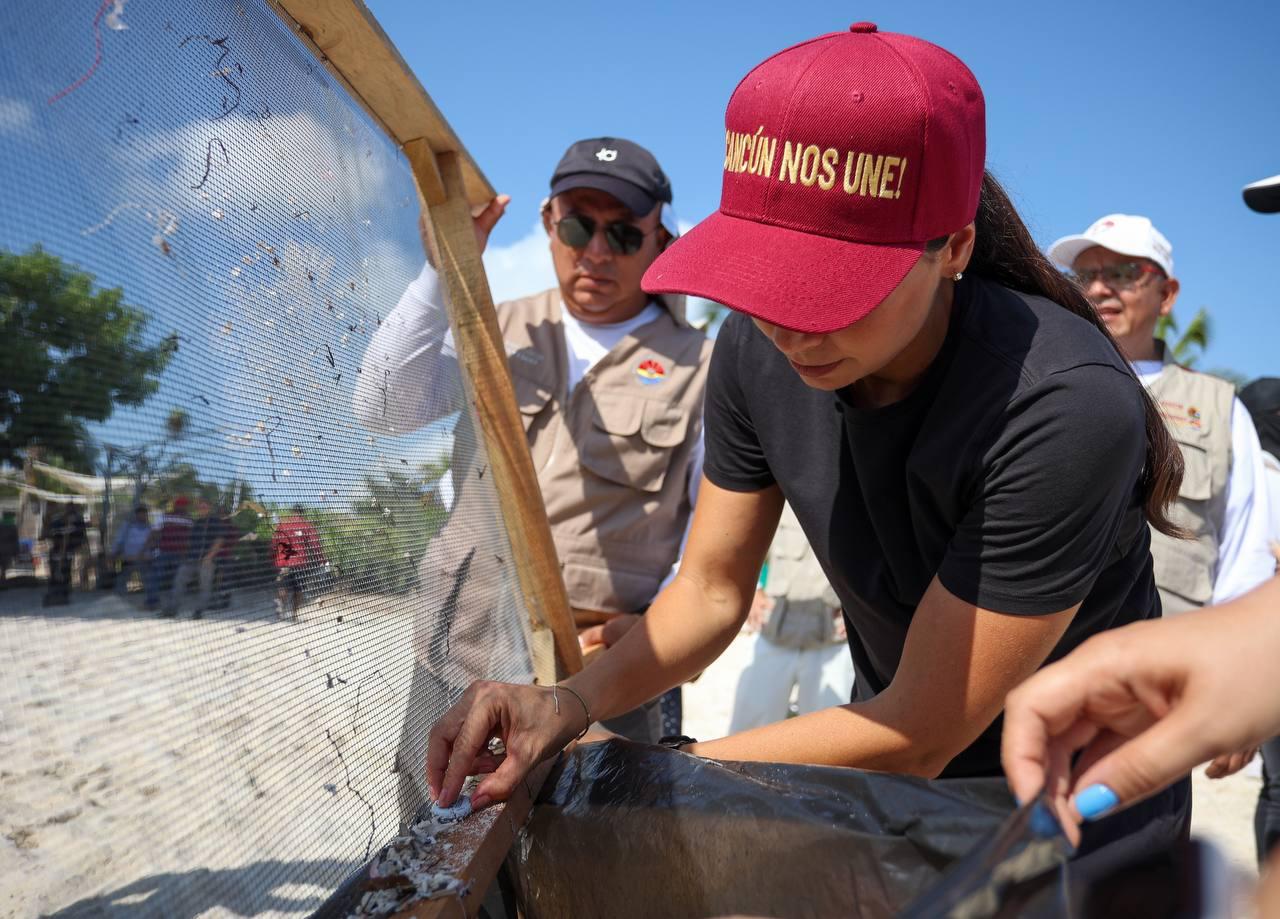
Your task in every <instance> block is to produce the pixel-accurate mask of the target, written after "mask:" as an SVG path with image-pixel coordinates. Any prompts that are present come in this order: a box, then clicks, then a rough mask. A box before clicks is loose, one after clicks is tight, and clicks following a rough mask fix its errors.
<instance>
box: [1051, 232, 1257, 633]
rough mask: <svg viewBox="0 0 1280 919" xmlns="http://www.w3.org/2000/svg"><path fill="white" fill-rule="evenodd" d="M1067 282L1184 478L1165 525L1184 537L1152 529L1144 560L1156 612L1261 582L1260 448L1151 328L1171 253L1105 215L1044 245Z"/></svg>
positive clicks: (1238, 409)
mask: <svg viewBox="0 0 1280 919" xmlns="http://www.w3.org/2000/svg"><path fill="white" fill-rule="evenodd" d="M1049 257H1050V258H1051V259H1053V260H1054V261H1055V262H1057V263H1058V264H1060V265H1062V266H1063V267H1064V268H1068V269H1070V270H1071V272H1072V273H1073V274H1074V275H1075V277H1076V280H1077V281H1078V282H1079V283H1080V286H1081V287H1083V288H1084V291H1085V293H1086V294H1087V295H1088V297H1089V299H1090V300H1091V301H1092V302H1093V304H1094V306H1095V307H1096V308H1097V310H1098V313H1099V315H1100V316H1101V317H1102V319H1103V321H1104V322H1105V323H1106V324H1107V328H1108V329H1109V330H1110V331H1111V334H1112V336H1113V337H1114V338H1115V340H1116V341H1117V342H1118V343H1119V345H1120V350H1121V351H1123V352H1124V354H1125V356H1126V357H1127V358H1128V359H1129V361H1130V362H1131V363H1132V364H1133V368H1134V371H1135V372H1136V373H1137V374H1138V378H1139V379H1140V380H1142V383H1143V385H1145V386H1146V387H1147V389H1148V390H1149V391H1150V392H1151V394H1152V396H1154V397H1155V399H1156V401H1157V402H1158V403H1159V405H1160V410H1161V413H1162V414H1163V415H1164V417H1165V421H1166V422H1167V423H1168V426H1169V429H1170V431H1171V432H1172V434H1173V436H1174V439H1175V440H1177V442H1178V446H1179V447H1180V448H1181V450H1182V457H1183V462H1184V464H1185V471H1184V473H1183V477H1182V487H1181V489H1180V491H1179V494H1178V505H1177V507H1176V509H1175V517H1174V519H1175V520H1176V521H1177V523H1178V524H1179V525H1180V526H1181V527H1182V528H1183V529H1185V530H1186V531H1187V532H1188V533H1190V534H1191V538H1190V539H1172V538H1170V537H1168V536H1165V535H1164V534H1162V533H1158V532H1155V531H1152V534H1151V556H1152V559H1153V561H1154V564H1155V579H1156V586H1157V587H1158V588H1159V590H1160V599H1161V601H1162V605H1163V607H1164V612H1165V615H1169V614H1170V613H1179V612H1184V611H1186V610H1190V609H1196V608H1198V607H1201V606H1205V605H1207V604H1209V603H1222V602H1224V601H1226V600H1230V599H1231V598H1232V597H1235V596H1237V595H1239V594H1242V593H1244V592H1245V591H1247V590H1250V589H1252V588H1253V587H1255V586H1257V585H1258V584H1260V583H1262V582H1263V581H1265V580H1267V579H1268V578H1269V577H1271V575H1272V574H1273V573H1274V571H1275V559H1274V557H1272V556H1271V554H1270V552H1269V551H1268V544H1267V519H1268V518H1267V495H1266V492H1265V490H1263V489H1262V488H1261V487H1259V483H1261V482H1262V481H1263V466H1262V448H1261V447H1260V446H1259V443H1258V434H1257V431H1256V430H1255V429H1254V426H1253V422H1252V420H1251V419H1250V417H1249V413H1248V411H1247V410H1246V409H1245V407H1244V406H1243V405H1242V404H1241V403H1240V400H1238V399H1237V398H1236V397H1235V388H1234V387H1233V386H1232V385H1231V384H1230V383H1228V382H1227V381H1226V380H1221V379H1218V378H1217V377H1213V376H1210V375H1208V374H1204V373H1197V372H1195V371H1192V370H1188V369H1186V368H1184V367H1180V366H1179V365H1177V364H1175V363H1173V360H1172V358H1171V357H1170V355H1169V353H1168V350H1167V349H1166V347H1165V343H1164V342H1163V341H1161V340H1160V339H1158V338H1156V335H1155V328H1156V323H1157V321H1158V320H1159V319H1160V317H1161V316H1167V315H1169V314H1170V313H1171V312H1172V310H1173V305H1174V302H1175V301H1176V300H1177V298H1178V288H1179V285H1178V281H1177V279H1176V278H1175V277H1174V276H1173V247H1172V246H1171V245H1170V244H1169V240H1167V239H1166V238H1165V237H1164V235H1163V234H1161V233H1160V231H1159V230H1157V229H1156V228H1155V227H1154V226H1153V225H1152V223H1151V221H1150V220H1149V219H1147V218H1146V217H1137V216H1132V215H1129V214H1111V215H1109V216H1107V217H1103V218H1102V219H1101V220H1098V221H1096V222H1095V223H1094V224H1093V225H1092V226H1090V227H1089V229H1087V230H1086V231H1085V232H1084V233H1083V234H1081V235H1078V236H1066V237H1063V238H1062V239H1059V240H1058V241H1057V242H1055V243H1054V244H1053V245H1052V246H1050V247H1049Z"/></svg>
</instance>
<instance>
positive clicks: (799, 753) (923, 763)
mask: <svg viewBox="0 0 1280 919" xmlns="http://www.w3.org/2000/svg"><path fill="white" fill-rule="evenodd" d="M921 735H922V732H918V731H914V729H913V726H911V725H906V724H902V723H901V722H900V721H899V719H896V718H894V717H893V715H892V713H890V712H887V711H885V706H884V705H883V704H882V703H881V704H878V700H877V699H872V700H870V701H868V702H860V703H855V704H851V705H840V706H835V707H833V708H827V709H822V710H821V711H817V712H812V713H810V714H807V715H801V716H799V717H797V718H788V719H786V720H785V721H779V722H776V723H774V724H769V725H765V726H763V727H759V728H754V729H752V730H750V731H743V732H741V733H738V734H733V735H731V736H729V737H722V738H720V739H719V740H711V741H706V742H701V743H697V744H693V745H690V746H686V747H684V748H683V749H684V750H685V751H686V752H688V753H693V754H695V755H697V756H706V757H710V758H712V759H722V760H738V761H747V762H776V763H807V764H810V765H815V766H852V767H855V768H858V769H869V770H873V771H876V772H893V773H900V774H905V775H919V776H923V777H925V778H934V777H936V776H937V775H938V773H939V772H941V771H942V768H943V767H944V766H945V765H946V763H947V761H948V760H949V759H950V757H949V756H946V754H945V752H944V751H940V750H936V749H934V748H933V747H932V745H931V744H930V743H929V741H928V738H927V737H925V736H921Z"/></svg>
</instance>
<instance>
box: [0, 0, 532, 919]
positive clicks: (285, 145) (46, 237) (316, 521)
mask: <svg viewBox="0 0 1280 919" xmlns="http://www.w3.org/2000/svg"><path fill="white" fill-rule="evenodd" d="M0 34H2V35H3V40H2V41H0V163H2V164H3V165H0V174H2V175H3V178H4V181H3V206H2V207H0V375H2V376H3V385H0V515H2V517H0V520H2V523H0V564H2V565H3V570H4V578H5V584H4V587H3V589H0V669H2V671H3V675H2V676H0V878H3V882H2V883H0V914H2V915H11V914H12V915H19V916H27V915H43V914H57V915H95V914H109V915H116V914H117V913H121V914H124V913H128V914H131V915H132V914H140V915H164V916H195V915H258V914H263V915H267V914H270V915H284V914H305V913H307V912H309V911H310V910H312V909H314V908H315V907H316V906H317V905H318V904H319V903H320V902H321V901H322V900H323V899H324V897H325V896H326V895H327V894H328V893H330V892H332V890H333V889H334V888H335V887H336V886H337V885H338V884H339V883H340V882H341V881H342V880H343V879H344V878H345V877H346V876H347V875H348V874H349V873H350V872H352V871H353V870H355V869H356V868H357V867H358V866H359V865H360V864H361V863H362V862H363V861H364V860H365V859H366V858H367V857H368V855H369V853H370V850H371V847H373V848H376V846H378V845H380V844H381V843H382V842H384V841H385V840H386V839H387V838H389V837H391V836H392V835H394V833H395V832H396V829H397V826H398V825H399V823H400V821H401V820H402V819H403V818H404V817H406V816H408V815H411V814H412V812H413V811H414V810H415V809H416V808H417V806H418V805H419V804H420V803H421V796H422V791H423V789H422V782H421V772H422V753H423V747H424V744H425V733H426V730H427V728H428V727H429V726H430V724H431V722H432V720H433V717H434V716H435V715H436V714H438V713H439V712H440V711H442V710H443V708H444V707H445V706H446V705H447V704H449V702H450V701H452V699H454V698H456V696H457V694H458V693H460V691H461V690H462V689H463V688H464V687H465V686H466V684H467V683H468V682H469V681H470V680H471V679H475V678H479V677H490V678H495V679H505V680H516V681H526V682H527V681H529V680H531V679H532V672H531V665H530V659H529V650H528V644H527V641H526V638H527V636H526V634H525V632H524V628H525V626H524V623H525V621H526V615H527V614H526V613H525V611H524V609H523V607H522V604H521V602H520V601H519V599H518V590H517V589H516V578H515V572H514V570H513V569H512V567H511V564H510V559H511V552H510V550H509V543H508V540H507V536H506V534H505V531H504V529H503V527H502V524H501V517H500V513H499V505H498V496H497V494H496V493H495V492H494V490H493V487H492V477H491V476H485V474H484V473H485V472H486V470H487V468H488V467H487V464H486V459H485V454H484V449H483V445H482V444H481V443H479V442H478V440H477V436H476V434H475V431H476V430H477V428H476V424H475V422H474V419H473V418H472V417H471V416H470V415H469V414H468V411H469V410H465V409H464V410H461V411H460V408H461V407H462V406H464V405H465V400H464V399H462V398H461V396H460V393H461V392H462V384H461V381H460V379H459V377H458V370H457V364H456V360H455V359H454V357H453V356H452V353H451V351H450V350H449V348H448V347H443V348H440V349H438V350H437V352H436V357H435V358H432V359H430V360H428V362H427V363H428V364H429V365H430V366H429V371H430V373H429V381H428V384H427V385H424V384H423V381H422V380H421V379H419V380H417V381H413V380H409V381H406V380H403V379H399V380H397V379H395V378H394V376H393V373H392V372H391V368H390V367H388V366H387V365H386V361H385V357H384V356H383V354H382V353H381V351H380V347H382V346H383V345H385V343H386V341H387V337H386V336H388V335H394V331H393V330H391V329H390V323H389V322H384V320H385V319H386V318H387V317H388V316H389V314H390V313H391V311H392V310H393V308H394V307H395V306H396V304H397V302H398V301H399V299H400V297H401V294H402V293H403V292H404V290H405V288H406V287H407V285H408V284H409V283H410V281H411V280H412V279H413V278H414V277H415V276H416V274H417V273H418V271H419V269H420V267H421V260H422V244H421V241H420V236H419V229H418V217H419V211H418V203H417V201H418V199H417V195H416V192H415V189H414V185H413V181H412V177H411V174H410V171H409V167H408V164H407V162H406V160H405V159H404V158H403V156H401V154H400V153H399V152H398V150H397V149H396V148H395V146H394V145H393V144H392V143H391V142H390V141H389V140H388V139H387V138H386V137H385V135H383V134H382V133H381V132H380V130H379V129H378V128H377V127H376V125H375V124H374V123H373V122H372V121H371V120H370V119H369V118H367V117H366V116H365V115H364V113H363V112H362V111H361V110H360V109H359V108H358V106H356V105H355V104H354V103H353V102H352V101H351V100H350V99H349V97H348V96H347V95H346V94H345V92H344V90H343V89H342V88H341V87H340V86H339V85H338V84H337V83H336V81H335V80H334V79H333V78H332V77H331V76H330V75H329V74H328V73H326V71H325V70H324V69H323V67H322V66H321V65H320V64H318V63H317V62H316V60H315V59H314V58H313V57H312V55H311V54H310V53H309V52H308V51H307V50H306V49H305V48H304V47H303V46H302V44H301V43H300V42H299V41H298V40H297V39H296V38H295V36H294V35H293V34H292V33H291V32H290V30H289V29H288V28H287V27H286V26H285V25H284V24H283V23H282V22H281V21H280V20H279V19H278V18H277V17H276V16H275V15H274V14H273V13H272V12H271V10H270V9H268V8H265V7H263V6H262V5H261V4H258V3H254V2H251V0H240V2H232V0H225V2H224V0H167V2H165V3H145V2H141V0H129V2H128V3H125V2H124V0H105V2H99V0H47V2H41V3H5V4H2V5H0ZM379 333H382V335H383V338H382V339H378V336H379ZM375 340H377V341H375ZM379 342H381V344H380V343H379ZM410 394H412V395H410ZM410 400H411V401H412V404H407V402H408V401H410ZM139 508H140V509H139ZM149 601H150V602H149ZM149 606H154V607H155V608H154V609H152V608H149ZM411 700H412V702H411ZM398 766H399V767H400V768H399V769H398V768H397V767H398Z"/></svg>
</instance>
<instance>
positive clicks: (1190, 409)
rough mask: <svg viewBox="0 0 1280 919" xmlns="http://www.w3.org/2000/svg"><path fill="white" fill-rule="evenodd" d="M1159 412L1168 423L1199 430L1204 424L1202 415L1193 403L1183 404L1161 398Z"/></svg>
mask: <svg viewBox="0 0 1280 919" xmlns="http://www.w3.org/2000/svg"><path fill="white" fill-rule="evenodd" d="M1160 414H1162V415H1164V417H1165V420H1166V421H1168V422H1169V423H1170V424H1176V425H1181V426H1183V427H1190V428H1195V429H1196V430H1199V429H1200V428H1201V427H1203V425H1204V417H1203V416H1202V415H1201V414H1200V409H1198V408H1196V407H1195V406H1194V405H1183V404H1182V403H1181V402H1172V401H1170V400H1168V399H1161V400H1160Z"/></svg>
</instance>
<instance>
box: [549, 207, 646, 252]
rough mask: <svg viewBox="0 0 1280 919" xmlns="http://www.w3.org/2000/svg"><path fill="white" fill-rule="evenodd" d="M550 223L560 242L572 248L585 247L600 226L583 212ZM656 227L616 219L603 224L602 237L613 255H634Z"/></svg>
mask: <svg viewBox="0 0 1280 919" xmlns="http://www.w3.org/2000/svg"><path fill="white" fill-rule="evenodd" d="M552 224H553V225H554V226H555V228H556V235H557V236H559V237H560V242H562V243H564V244H565V245H566V246H569V247H570V248H572V249H585V248H586V247H587V244H588V243H590V242H591V238H592V237H593V236H595V235H596V227H598V226H600V224H598V223H597V222H596V221H595V220H593V219H592V218H590V217H587V216H585V215H583V214H567V215H565V216H564V217H561V218H560V219H559V220H553V221H552ZM658 229H659V228H658V227H654V228H653V229H652V230H642V229H640V228H639V227H638V226H636V225H635V224H634V223H627V222H625V221H622V220H618V221H615V222H613V223H606V224H605V225H604V239H605V242H607V243H608V244H609V249H610V251H612V252H613V253H614V254H615V255H635V254H636V253H637V252H639V251H640V247H641V246H643V245H644V238H645V237H646V236H648V235H649V234H650V233H656V232H657V231H658Z"/></svg>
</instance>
